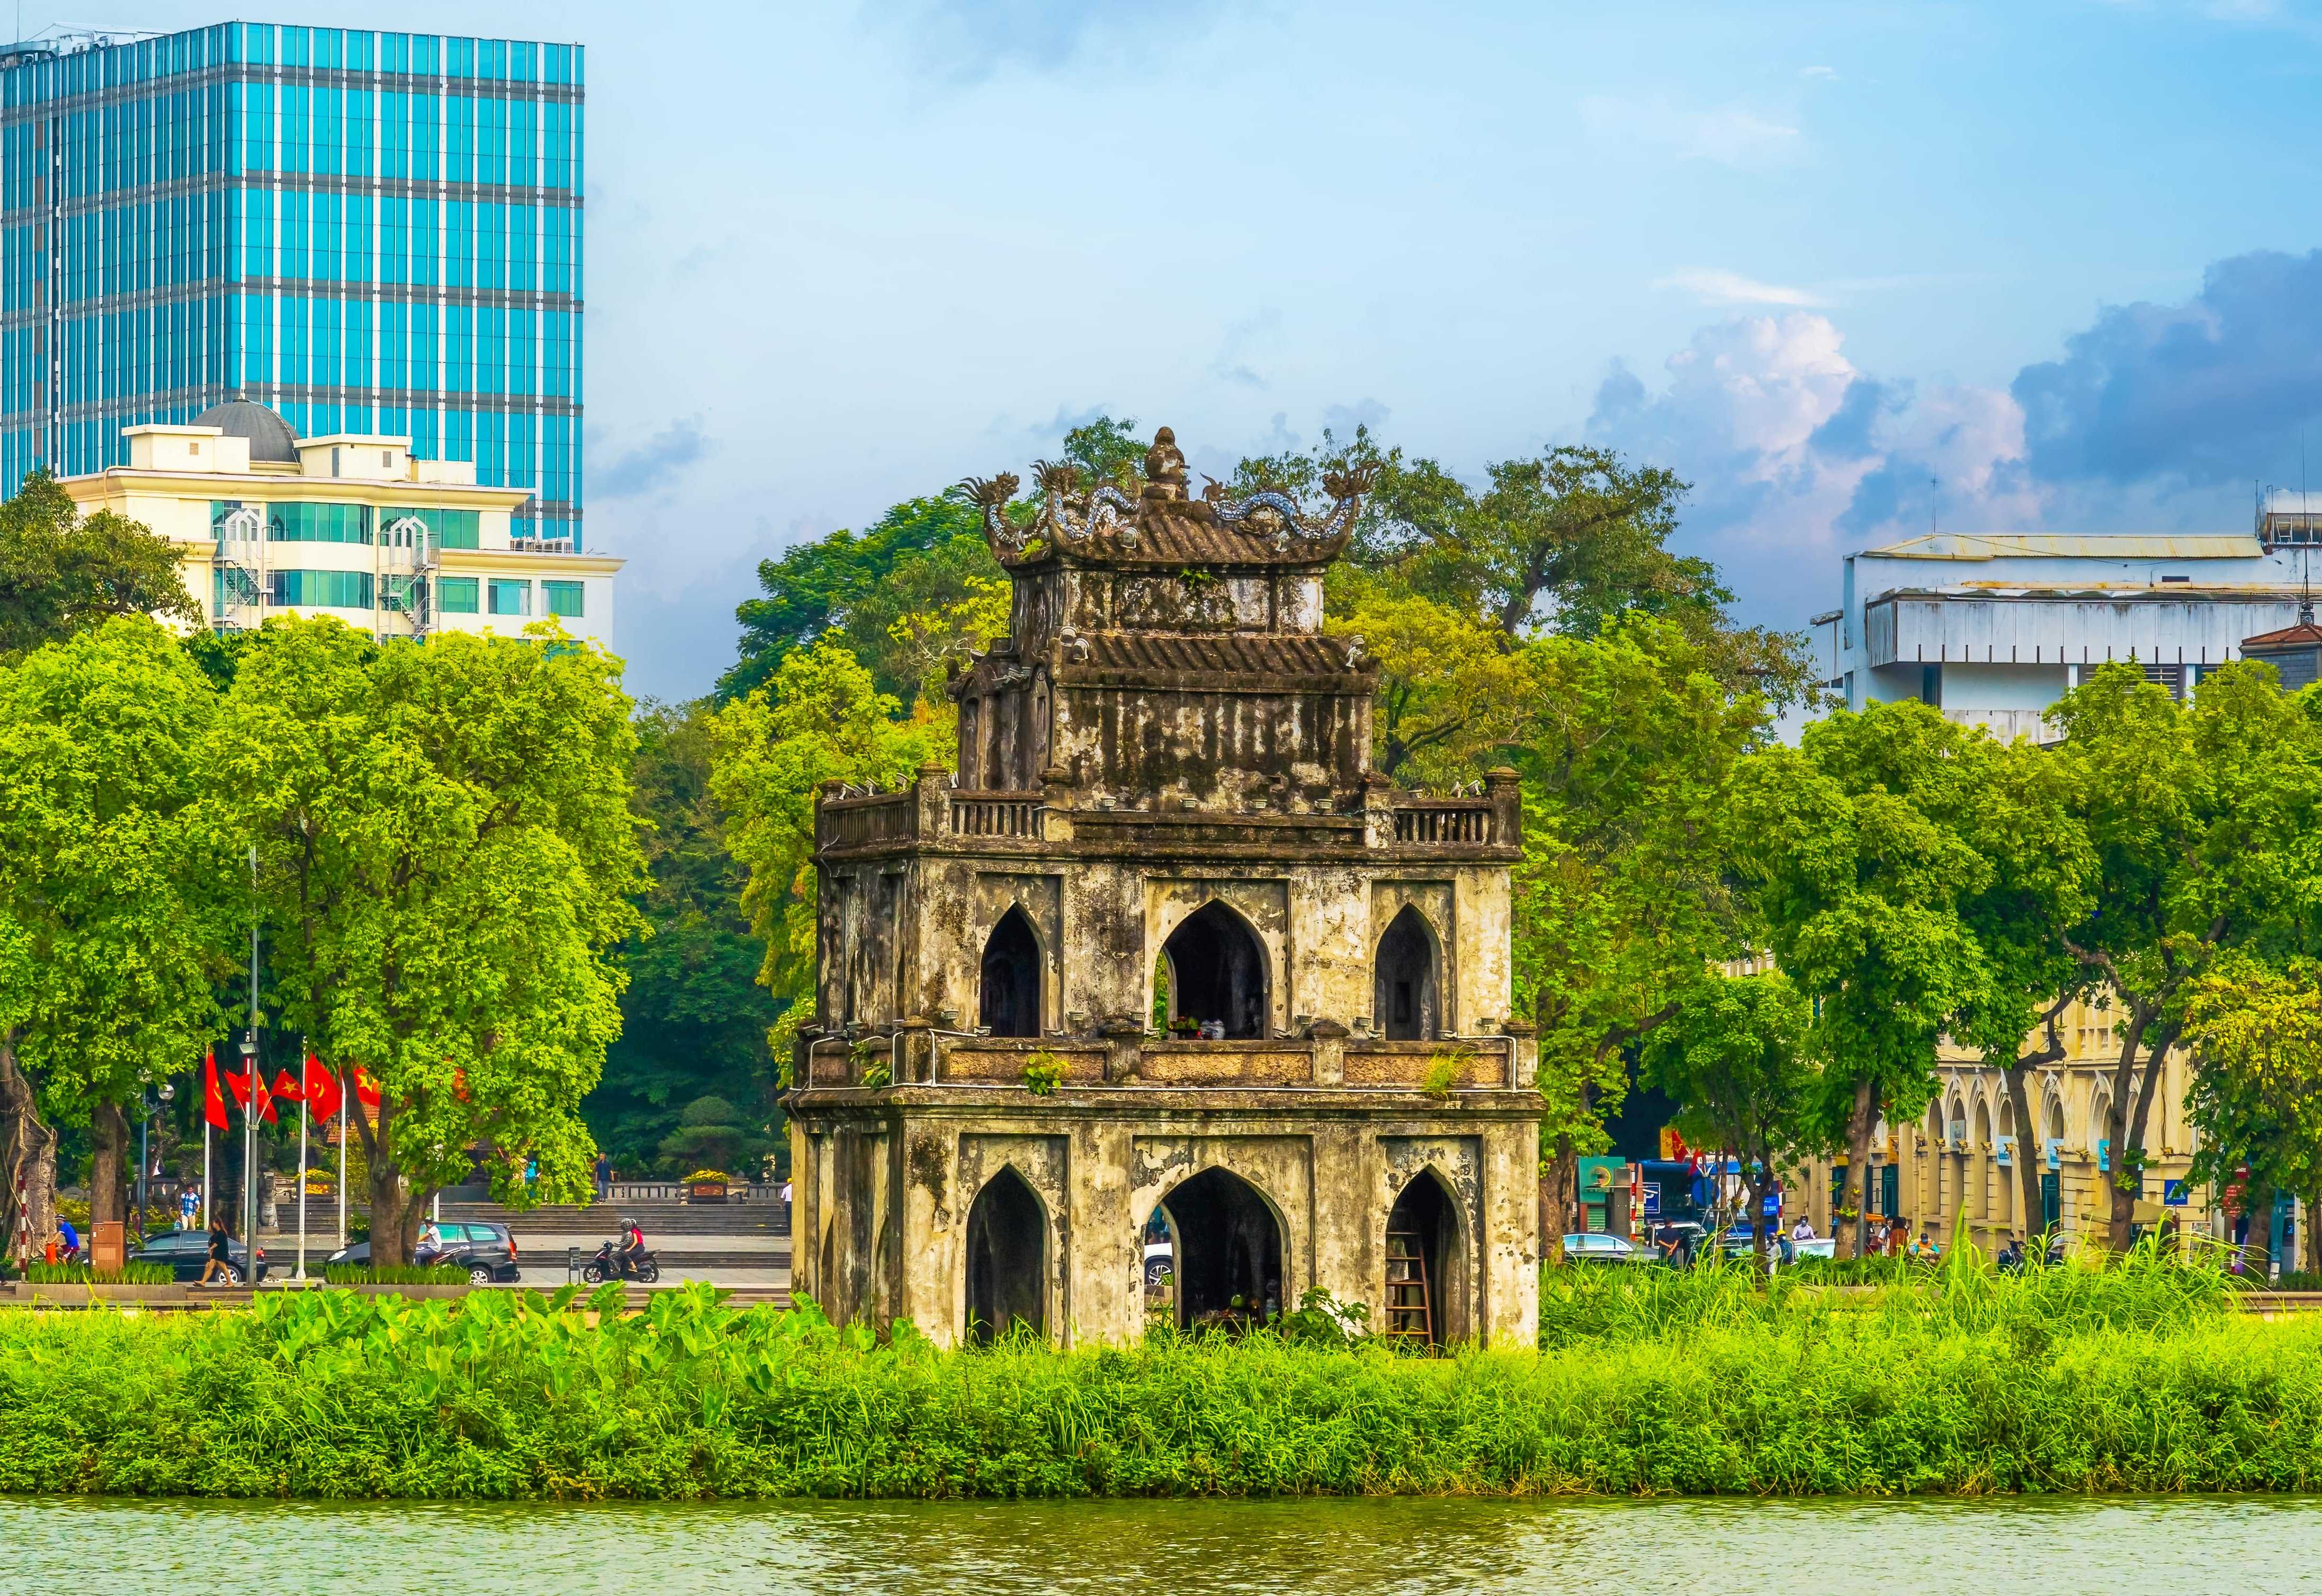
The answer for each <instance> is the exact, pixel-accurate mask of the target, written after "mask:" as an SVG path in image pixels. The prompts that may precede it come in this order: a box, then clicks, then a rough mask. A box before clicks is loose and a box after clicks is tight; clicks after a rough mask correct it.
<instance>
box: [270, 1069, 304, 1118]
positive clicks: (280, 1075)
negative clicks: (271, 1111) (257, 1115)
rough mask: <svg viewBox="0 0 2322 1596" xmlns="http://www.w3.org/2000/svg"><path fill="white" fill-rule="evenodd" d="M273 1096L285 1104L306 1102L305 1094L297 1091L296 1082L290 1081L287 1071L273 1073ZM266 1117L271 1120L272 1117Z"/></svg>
mask: <svg viewBox="0 0 2322 1596" xmlns="http://www.w3.org/2000/svg"><path fill="white" fill-rule="evenodd" d="M274 1095H275V1096H276V1097H278V1098H280V1099H282V1100H283V1101H284V1102H286V1103H303V1102H305V1101H306V1093H305V1092H304V1091H301V1090H299V1089H298V1083H297V1081H293V1080H292V1079H290V1072H289V1071H288V1070H277V1071H275V1072H274ZM268 1117H270V1118H271V1117H272V1116H268Z"/></svg>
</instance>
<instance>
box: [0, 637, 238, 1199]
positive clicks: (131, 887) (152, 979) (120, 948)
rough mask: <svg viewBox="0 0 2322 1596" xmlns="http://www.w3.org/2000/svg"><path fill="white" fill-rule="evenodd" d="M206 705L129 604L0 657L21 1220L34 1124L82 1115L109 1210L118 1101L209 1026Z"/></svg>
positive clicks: (39, 1150) (192, 672)
mask: <svg viewBox="0 0 2322 1596" xmlns="http://www.w3.org/2000/svg"><path fill="white" fill-rule="evenodd" d="M216 709H217V705H216V698H215V694H214V693H213V692H212V690H211V689H210V685H209V683H208V681H207V680H206V679H205V678H204V677H203V675H202V673H201V672H200V671H199V670H197V669H196V667H195V666H194V665H193V663H192V662H191V661H189V660H187V658H186V656H185V654H184V653H183V652H181V651H180V650H179V649H178V646H177V644H176V643H174V642H172V641H171V639H170V637H169V634H168V633H166V632H165V631H163V630H162V628H161V627H160V625H157V624H156V623H154V622H153V621H151V620H149V619H147V618H145V617H144V616H134V617H120V618H116V619H114V620H111V621H107V622H105V624H103V625H101V626H99V627H97V629H96V630H95V631H91V632H83V633H80V634H77V635H74V636H71V637H69V638H68V639H67V640H66V641H64V642H61V643H50V644H49V645H47V646H45V647H43V648H41V649H39V650H37V651H35V652H32V653H31V654H29V655H27V656H25V657H24V658H23V660H22V661H19V662H18V663H17V664H16V665H14V667H13V668H0V1102H5V1112H6V1116H7V1120H6V1125H5V1145H6V1167H5V1170H0V1176H5V1180H6V1184H5V1189H0V1205H6V1206H7V1207H9V1208H13V1204H14V1190H15V1185H16V1181H17V1179H19V1178H22V1179H24V1180H25V1181H26V1183H27V1186H28V1188H29V1189H30V1191H31V1198H30V1206H31V1208H32V1218H33V1222H34V1224H35V1227H45V1225H46V1224H47V1222H48V1219H49V1215H50V1200H51V1199H52V1196H53V1186H54V1179H55V1165H54V1151H55V1136H54V1133H53V1131H52V1130H51V1128H50V1127H51V1126H53V1125H55V1124H56V1123H58V1122H59V1121H60V1120H64V1121H78V1122H86V1123H87V1125H88V1126H89V1135H90V1144H91V1145H92V1147H93V1149H94V1152H95V1167H94V1170H93V1178H92V1184H91V1203H90V1209H91V1216H92V1218H96V1219H97V1220H100V1221H105V1220H118V1219H121V1218H123V1217H124V1211H125V1210H124V1207H123V1184H124V1176H125V1174H126V1172H127V1163H126V1160H127V1154H128V1143H129V1120H128V1117H127V1116H126V1114H125V1113H124V1112H123V1104H124V1103H125V1102H128V1101H130V1100H132V1099H135V1098H137V1097H139V1096H140V1095H141V1094H142V1091H143V1090H144V1088H145V1086H146V1085H147V1084H148V1083H149V1082H152V1081H160V1080H162V1079H164V1078H166V1077H168V1076H170V1075H175V1074H178V1073H179V1072H185V1071H187V1070H189V1069H190V1068H191V1067H192V1063H193V1061H194V1060H195V1059H197V1058H198V1057H199V1056H200V1053H201V1049H202V1044H203V1043H204V1042H205V1041H206V1040H207V1039H208V1038H210V1037H212V1036H215V1035H217V1033H218V1029H219V1015H218V1009H217V1006H216V1003H215V1000H214V999H213V996H212V990H211V982H212V980H214V979H215V977H217V976H219V975H220V974H222V973H223V972H224V966H225V965H226V963H227V962H228V961H227V960H226V958H225V957H224V954H223V953H222V948H223V945H224V942H225V940H226V938H227V935H228V932H227V929H226V927H225V924H224V918H223V916H224V909H225V904H224V898H223V896H222V892H221V883H222V880H224V872H223V871H222V869H221V861H220V859H219V858H218V856H217V851H216V849H215V847H214V846H213V845H212V844H211V841H210V839H209V838H208V836H207V835H206V833H205V831H204V830H203V828H202V827H201V826H200V825H198V824H197V819H196V815H197V811H196V807H195V806H196V801H197V798H199V797H200V795H201V792H202V786H203V774H202V770H201V765H200V758H201V752H202V748H203V745H204V743H205V740H206V737H207V735H208V734H209V733H210V730H211V728H212V726H213V725H214V723H215V717H216ZM5 1217H6V1218H8V1219H9V1220H10V1221H12V1222H13V1219H14V1214H13V1212H7V1213H6V1215H5Z"/></svg>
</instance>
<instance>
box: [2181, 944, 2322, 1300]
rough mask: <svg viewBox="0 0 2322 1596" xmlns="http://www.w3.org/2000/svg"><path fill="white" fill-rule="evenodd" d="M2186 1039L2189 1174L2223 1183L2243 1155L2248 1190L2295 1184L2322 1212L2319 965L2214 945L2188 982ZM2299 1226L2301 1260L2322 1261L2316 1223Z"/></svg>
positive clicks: (2312, 1264)
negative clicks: (2190, 1056)
mask: <svg viewBox="0 0 2322 1596" xmlns="http://www.w3.org/2000/svg"><path fill="white" fill-rule="evenodd" d="M2184 1041H2185V1043H2186V1044H2187V1045H2188V1046H2189V1047H2191V1048H2192V1049H2193V1052H2194V1054H2195V1056H2196V1058H2197V1059H2198V1060H2199V1068H2198V1069H2197V1070H2196V1071H2195V1072H2194V1074H2193V1082H2192V1088H2191V1090H2190V1091H2189V1092H2188V1094H2187V1099H2186V1105H2185V1107H2186V1117H2188V1118H2189V1120H2191V1121H2192V1124H2193V1126H2194V1128H2195V1129H2197V1130H2198V1131H2199V1132H2200V1145H2199V1147H2198V1148H2196V1149H2195V1151H2194V1154H2193V1165H2192V1169H2191V1171H2190V1172H2189V1173H2190V1178H2191V1179H2193V1180H2196V1181H2218V1182H2221V1183H2222V1182H2225V1181H2231V1180H2233V1179H2234V1178H2235V1176H2236V1174H2237V1173H2238V1172H2239V1169H2240V1166H2241V1165H2243V1164H2247V1165H2248V1167H2249V1186H2250V1188H2251V1189H2252V1190H2260V1189H2263V1190H2280V1191H2293V1192H2296V1193H2297V1194H2298V1195H2299V1197H2300V1198H2302V1199H2304V1200H2305V1203H2306V1211H2307V1212H2308V1215H2313V1214H2317V1213H2322V965H2317V963H2316V962H2314V961H2313V960H2311V959H2305V958H2298V959H2292V960H2290V962H2288V964H2287V966H2286V967H2285V968H2282V969H2279V970H2277V969H2273V968H2270V967H2269V966H2268V965H2266V964H2265V963H2264V962H2261V961H2260V960H2258V959H2256V958H2254V957H2253V956H2252V955H2250V954H2249V953H2244V952H2241V951H2239V950H2228V951H2226V953H2221V954H2220V955H2219V956H2218V957H2217V959H2216V960H2214V961H2213V962H2211V963H2210V965H2209V967H2208V969H2206V970H2205V971H2202V973H2201V974H2200V975H2199V976H2197V977H2195V978H2194V979H2193V980H2191V981H2189V983H2188V984H2187V988H2186V999H2185V1005H2184ZM2305 1230H2306V1267H2307V1268H2308V1269H2309V1270H2316V1271H2322V1230H2318V1229H2317V1226H2316V1225H2315V1224H2314V1223H2313V1222H2311V1220H2309V1221H2308V1224H2307V1225H2306V1227H2305Z"/></svg>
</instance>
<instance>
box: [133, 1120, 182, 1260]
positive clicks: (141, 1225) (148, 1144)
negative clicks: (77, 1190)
mask: <svg viewBox="0 0 2322 1596" xmlns="http://www.w3.org/2000/svg"><path fill="white" fill-rule="evenodd" d="M177 1095H178V1089H177V1088H176V1087H174V1086H172V1085H170V1084H169V1082H168V1081H163V1082H161V1085H160V1103H166V1102H168V1101H169V1099H171V1098H174V1097H176V1096H177ZM160 1103H157V1102H155V1101H153V1100H152V1099H150V1098H148V1097H146V1096H145V1094H144V1093H142V1092H140V1093H138V1094H137V1106H138V1107H139V1108H142V1109H144V1110H145V1117H144V1118H142V1119H141V1120H139V1121H138V1122H137V1234H138V1236H139V1237H140V1238H141V1239H142V1237H143V1236H144V1235H145V1204H146V1200H147V1186H146V1181H147V1177H148V1176H149V1175H150V1174H151V1172H152V1168H153V1153H152V1140H153V1111H154V1110H155V1109H156V1108H160Z"/></svg>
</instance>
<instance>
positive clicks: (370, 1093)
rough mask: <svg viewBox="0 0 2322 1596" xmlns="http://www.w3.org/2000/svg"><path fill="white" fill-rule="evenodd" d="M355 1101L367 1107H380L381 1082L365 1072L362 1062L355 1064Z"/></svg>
mask: <svg viewBox="0 0 2322 1596" xmlns="http://www.w3.org/2000/svg"><path fill="white" fill-rule="evenodd" d="M355 1101H357V1102H358V1103H361V1105H362V1106H363V1107H364V1108H378V1107H379V1083H378V1082H377V1081H373V1080H372V1079H371V1078H370V1075H369V1074H367V1073H365V1072H364V1070H363V1067H362V1066H361V1064H357V1065H356V1066H355Z"/></svg>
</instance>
